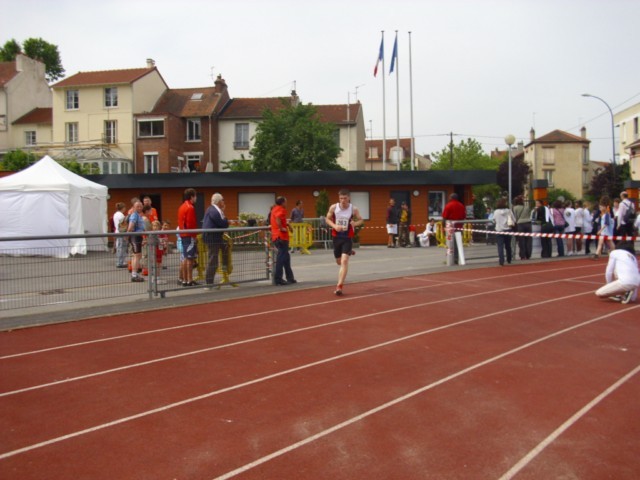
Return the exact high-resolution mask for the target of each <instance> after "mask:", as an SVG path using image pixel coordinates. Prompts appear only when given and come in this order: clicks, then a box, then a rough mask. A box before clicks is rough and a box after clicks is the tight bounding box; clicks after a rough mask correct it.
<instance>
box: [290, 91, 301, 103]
mask: <svg viewBox="0 0 640 480" xmlns="http://www.w3.org/2000/svg"><path fill="white" fill-rule="evenodd" d="M299 104H300V97H298V94H297V93H296V91H295V90H291V106H292V107H297V106H298V105H299Z"/></svg>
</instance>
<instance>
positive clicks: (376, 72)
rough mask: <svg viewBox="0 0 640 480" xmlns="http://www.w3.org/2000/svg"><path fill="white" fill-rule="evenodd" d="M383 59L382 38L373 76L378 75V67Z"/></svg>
mask: <svg viewBox="0 0 640 480" xmlns="http://www.w3.org/2000/svg"><path fill="white" fill-rule="evenodd" d="M383 59H384V38H383V39H382V40H380V53H378V60H377V61H376V67H375V68H374V69H373V76H374V77H375V76H377V75H378V65H380V62H381V61H382V60H383Z"/></svg>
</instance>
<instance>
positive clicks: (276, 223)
mask: <svg viewBox="0 0 640 480" xmlns="http://www.w3.org/2000/svg"><path fill="white" fill-rule="evenodd" d="M270 223H271V241H272V242H273V244H274V245H275V247H276V248H277V249H278V253H277V254H276V267H275V269H274V273H273V283H274V284H275V285H288V284H290V283H298V282H296V279H295V278H294V277H293V270H291V255H290V253H289V227H288V226H287V199H286V198H285V197H278V198H277V199H276V204H275V205H274V206H273V208H272V209H271V214H270ZM283 272H284V274H285V275H286V277H287V280H286V281H285V280H284V279H283V278H282V275H283Z"/></svg>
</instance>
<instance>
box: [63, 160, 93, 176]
mask: <svg viewBox="0 0 640 480" xmlns="http://www.w3.org/2000/svg"><path fill="white" fill-rule="evenodd" d="M59 163H60V165H62V166H63V167H64V168H66V169H67V170H69V171H70V172H73V173H75V174H76V175H90V174H91V167H90V166H89V165H87V164H86V163H79V162H78V161H77V160H61V161H60V162H59Z"/></svg>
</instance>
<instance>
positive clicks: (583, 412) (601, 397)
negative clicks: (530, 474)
mask: <svg viewBox="0 0 640 480" xmlns="http://www.w3.org/2000/svg"><path fill="white" fill-rule="evenodd" d="M638 372H640V365H638V366H637V367H636V368H634V369H633V370H631V371H630V372H629V373H627V374H626V375H625V376H623V377H621V378H620V379H619V380H618V381H617V382H615V383H614V384H612V385H611V386H610V387H609V388H607V389H606V390H604V391H603V392H602V393H600V395H598V396H597V397H595V398H594V399H593V400H591V401H590V402H589V403H587V404H586V405H585V406H584V407H582V408H581V409H580V410H578V411H577V412H576V413H575V414H574V415H573V416H571V417H570V418H569V419H568V420H567V421H566V422H564V423H563V424H562V425H560V426H559V427H558V428H557V429H556V430H555V431H554V432H552V433H551V434H550V435H549V436H548V437H547V438H545V439H544V440H543V441H542V442H540V443H539V444H538V445H537V446H536V447H535V448H534V449H533V450H531V451H530V452H529V453H527V454H526V455H525V456H524V457H522V458H521V459H520V461H519V462H518V463H516V464H515V465H514V466H513V467H511V468H510V469H509V471H507V472H506V473H505V474H504V475H502V476H501V477H500V480H510V479H511V478H513V476H514V475H517V474H518V473H519V472H520V470H522V469H523V468H525V467H526V466H527V465H528V464H529V463H530V462H531V461H532V460H533V459H534V458H536V457H537V456H538V455H539V454H540V453H541V452H542V451H543V450H544V449H545V448H547V447H548V446H549V445H550V444H551V443H552V442H553V441H555V440H556V439H557V438H558V437H559V436H560V435H562V434H563V433H564V432H565V431H566V430H567V429H569V428H570V427H571V426H573V425H574V424H575V423H576V422H577V421H578V420H580V419H581V418H582V417H583V416H585V415H586V414H587V413H589V411H590V410H591V409H593V408H594V407H595V406H596V405H598V404H599V403H600V402H601V401H602V400H604V399H605V398H607V397H608V396H609V395H611V394H612V393H613V392H615V391H616V390H617V389H618V388H620V387H621V386H622V385H624V384H625V383H626V382H628V381H629V380H630V379H631V378H632V377H633V376H634V375H637V374H638Z"/></svg>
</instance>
